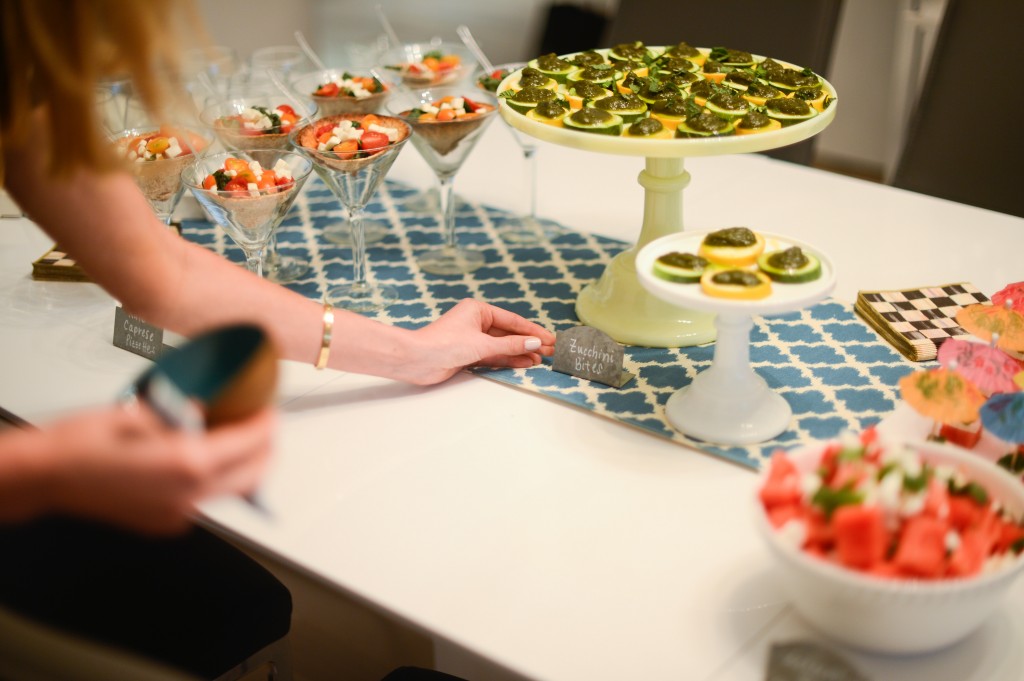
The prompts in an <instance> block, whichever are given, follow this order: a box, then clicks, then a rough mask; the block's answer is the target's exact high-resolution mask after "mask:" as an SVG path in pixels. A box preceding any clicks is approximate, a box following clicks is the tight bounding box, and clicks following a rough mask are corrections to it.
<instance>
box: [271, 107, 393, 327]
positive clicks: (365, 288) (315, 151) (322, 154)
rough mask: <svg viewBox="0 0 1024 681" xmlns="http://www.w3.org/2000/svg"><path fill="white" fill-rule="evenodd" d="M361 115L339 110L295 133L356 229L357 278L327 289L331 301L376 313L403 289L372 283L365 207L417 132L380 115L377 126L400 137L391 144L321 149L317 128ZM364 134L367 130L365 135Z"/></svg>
mask: <svg viewBox="0 0 1024 681" xmlns="http://www.w3.org/2000/svg"><path fill="white" fill-rule="evenodd" d="M362 118H363V115H362V114H338V115H336V116H328V117H326V118H321V119H320V120H318V121H316V122H315V123H313V124H311V125H307V126H305V127H302V128H299V129H296V130H295V131H294V132H292V135H291V139H292V145H293V146H294V147H295V148H296V149H298V150H299V151H300V152H302V153H303V154H305V155H306V156H307V157H309V158H310V159H311V160H312V161H313V164H314V165H313V167H314V168H315V169H316V172H317V174H318V175H319V176H320V179H322V180H323V181H324V184H326V185H327V186H328V187H329V188H330V190H331V191H332V192H333V193H334V195H335V196H337V197H338V201H339V202H341V205H342V206H343V207H344V208H345V209H346V210H347V211H348V223H349V227H350V229H351V230H352V281H351V282H350V283H348V284H340V285H338V286H333V287H331V288H329V289H328V290H327V293H326V298H327V301H328V302H330V303H331V304H332V305H334V306H336V307H340V308H344V309H347V310H352V311H354V312H374V311H376V310H380V309H383V308H385V307H387V306H388V305H389V304H390V303H391V302H392V301H394V300H397V298H398V291H396V290H395V289H394V288H393V287H391V286H382V285H378V284H374V283H371V282H370V281H368V280H367V277H366V241H365V239H364V238H363V236H364V235H363V209H365V208H366V204H367V203H369V202H370V198H371V197H372V196H373V194H374V192H376V191H377V187H379V186H380V183H381V181H383V180H384V176H385V175H387V173H388V170H390V169H391V165H392V164H393V163H394V162H395V159H397V158H398V154H399V152H400V151H401V150H402V148H403V147H404V146H405V143H406V142H407V141H408V140H409V139H410V138H411V137H412V131H411V130H410V128H409V126H408V125H406V123H405V122H404V121H402V120H400V119H398V118H393V117H390V116H379V117H378V120H377V123H376V125H377V126H380V127H381V128H389V129H391V130H393V131H395V132H394V133H393V134H394V135H395V140H394V141H393V142H392V143H390V144H388V146H386V147H381V148H378V149H373V150H360V151H344V152H343V151H338V152H335V151H333V150H331V149H319V148H318V140H317V134H316V131H317V130H323V129H324V128H325V126H330V127H331V128H335V127H337V126H340V125H343V124H346V123H345V122H346V121H353V122H357V123H358V122H360V121H361V120H362ZM364 134H365V133H364Z"/></svg>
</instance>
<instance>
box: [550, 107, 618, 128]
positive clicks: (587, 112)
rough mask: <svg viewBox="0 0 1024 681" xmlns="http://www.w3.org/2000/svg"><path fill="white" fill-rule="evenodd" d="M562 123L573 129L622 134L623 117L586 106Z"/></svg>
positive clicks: (564, 119)
mask: <svg viewBox="0 0 1024 681" xmlns="http://www.w3.org/2000/svg"><path fill="white" fill-rule="evenodd" d="M562 124H563V125H565V127H567V128H572V129H573V130H581V131H583V132H593V133H597V134H600V135H621V134H622V117H621V116H617V115H616V114H613V113H608V112H607V111H602V110H601V109H594V108H592V107H584V108H582V109H580V110H579V111H577V112H576V113H574V114H572V115H571V116H566V117H565V118H563V119H562Z"/></svg>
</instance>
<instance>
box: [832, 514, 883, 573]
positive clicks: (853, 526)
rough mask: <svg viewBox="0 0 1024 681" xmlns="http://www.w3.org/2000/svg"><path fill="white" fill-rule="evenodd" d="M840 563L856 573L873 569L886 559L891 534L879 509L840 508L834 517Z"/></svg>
mask: <svg viewBox="0 0 1024 681" xmlns="http://www.w3.org/2000/svg"><path fill="white" fill-rule="evenodd" d="M832 532H833V535H834V537H835V547H836V554H837V556H838V558H839V562H840V563H842V564H843V565H845V566H847V567H850V568H854V569H856V570H871V569H872V568H873V567H874V566H875V565H876V564H877V563H880V562H882V561H883V560H884V559H885V554H886V550H887V549H888V546H889V533H888V532H887V531H886V529H885V519H884V517H883V514H882V509H881V508H879V507H878V506H855V505H848V506H840V507H839V508H838V509H836V511H835V513H833V514H832Z"/></svg>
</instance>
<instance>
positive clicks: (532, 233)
mask: <svg viewBox="0 0 1024 681" xmlns="http://www.w3.org/2000/svg"><path fill="white" fill-rule="evenodd" d="M525 66H526V63H525V62H514V63H510V64H498V65H497V66H495V67H494V71H492V72H491V73H484V72H483V71H482V70H481V71H478V72H477V73H476V74H475V77H474V79H473V81H474V82H475V83H476V86H477V87H478V88H480V89H482V90H486V91H487V92H494V90H492V89H491V87H494V88H497V85H498V83H499V82H500V81H501V80H504V78H505V76H507V75H508V74H509V73H512V72H513V71H518V70H520V69H522V68H523V67H525ZM495 73H499V74H504V75H502V76H501V77H500V78H495V77H494V74H495ZM495 94H497V93H495ZM506 128H507V129H508V131H509V132H511V133H512V137H513V139H515V141H516V144H518V145H519V148H520V149H521V150H522V152H523V160H524V161H525V162H526V192H527V201H528V204H527V205H528V206H529V212H527V213H526V214H525V215H518V216H516V217H515V218H514V219H511V220H509V221H507V222H505V223H503V224H502V225H501V226H499V227H498V228H497V232H498V236H499V237H501V240H502V241H504V242H505V243H508V244H512V245H515V246H531V245H534V244H539V243H541V242H543V241H544V240H546V239H547V238H549V237H551V236H555V235H556V233H557V232H556V230H554V229H552V230H551V231H550V232H549V231H548V230H547V228H545V227H544V226H543V225H542V224H541V223H540V221H539V220H538V219H537V145H536V143H535V142H534V140H533V138H532V137H529V136H528V135H526V134H524V133H522V132H520V131H518V130H516V129H515V128H513V127H512V126H511V125H508V124H507V122H506Z"/></svg>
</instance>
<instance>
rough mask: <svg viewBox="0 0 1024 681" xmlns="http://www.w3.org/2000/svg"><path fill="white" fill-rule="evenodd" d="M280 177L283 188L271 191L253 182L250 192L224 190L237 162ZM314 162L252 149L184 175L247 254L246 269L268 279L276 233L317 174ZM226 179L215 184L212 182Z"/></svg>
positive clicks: (196, 165)
mask: <svg viewBox="0 0 1024 681" xmlns="http://www.w3.org/2000/svg"><path fill="white" fill-rule="evenodd" d="M238 162H240V163H243V164H248V166H249V167H250V168H252V167H254V165H255V164H258V166H255V167H257V168H261V169H263V170H264V173H263V174H266V173H267V172H274V173H275V174H276V175H277V176H278V178H279V182H278V183H271V184H269V185H268V186H263V185H257V184H256V183H249V184H248V185H247V187H246V188H240V187H239V188H236V187H235V186H233V185H226V186H225V187H223V188H220V187H219V185H218V184H217V182H219V181H220V179H222V177H223V174H224V168H225V167H228V166H231V165H234V164H236V163H238ZM312 168H313V166H312V163H310V162H309V160H308V159H306V158H304V157H303V156H302V155H301V154H297V153H295V152H292V151H279V150H268V149H247V150H236V151H230V152H224V153H220V154H214V155H211V156H207V157H206V158H203V159H196V160H195V162H193V163H192V164H191V165H190V166H188V167H187V168H185V171H184V172H183V173H182V181H183V183H184V184H185V185H186V186H187V187H188V188H189V189H190V190H191V191H192V193H193V194H194V195H195V197H196V200H197V201H199V204H200V205H201V206H202V207H203V209H204V210H205V211H206V212H207V214H208V215H210V216H211V217H212V218H213V219H214V220H215V221H216V222H217V224H219V225H220V226H221V227H222V228H223V229H224V231H225V232H227V234H228V236H230V237H231V239H232V240H233V241H234V242H235V243H236V244H238V246H239V247H240V248H241V249H242V250H243V251H244V252H245V262H246V267H247V268H248V269H249V271H251V272H252V273H254V274H256V275H257V276H263V256H264V250H265V249H266V247H267V243H268V242H269V241H270V238H271V236H272V235H273V233H274V230H276V229H277V227H278V225H280V224H281V220H282V219H284V216H285V214H286V213H287V212H288V209H289V208H291V206H292V203H294V202H295V199H296V197H297V196H298V195H299V191H300V190H301V189H302V185H303V184H304V183H305V181H306V178H307V177H309V173H310V171H311V170H312ZM218 173H221V174H222V177H221V178H220V179H216V180H215V181H214V183H213V184H211V182H210V179H209V178H217V174H218Z"/></svg>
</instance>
